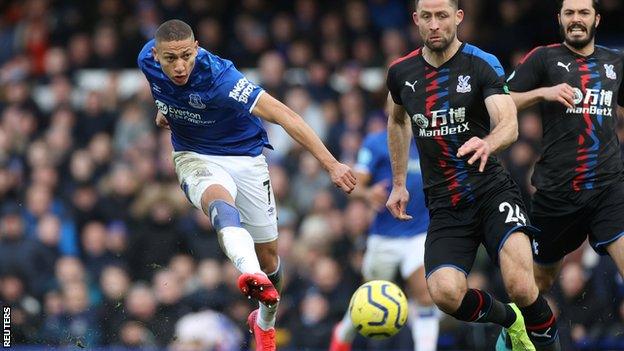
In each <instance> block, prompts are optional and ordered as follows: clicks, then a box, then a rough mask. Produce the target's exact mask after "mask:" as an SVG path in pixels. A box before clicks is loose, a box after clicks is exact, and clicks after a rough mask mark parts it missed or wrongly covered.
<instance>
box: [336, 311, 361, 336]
mask: <svg viewBox="0 0 624 351" xmlns="http://www.w3.org/2000/svg"><path fill="white" fill-rule="evenodd" d="M356 335H357V329H355V327H354V326H353V322H352V321H351V314H349V310H347V312H345V315H344V317H342V320H341V321H340V323H339V324H338V328H336V336H337V337H338V340H340V342H347V343H351V342H353V339H355V336H356Z"/></svg>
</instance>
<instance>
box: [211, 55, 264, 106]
mask: <svg viewBox="0 0 624 351" xmlns="http://www.w3.org/2000/svg"><path fill="white" fill-rule="evenodd" d="M211 90H212V92H211V96H212V99H213V103H215V105H216V106H219V107H223V108H231V109H234V110H236V111H239V112H247V113H251V111H253V109H254V107H255V106H256V103H257V102H258V98H259V97H260V95H261V94H262V92H264V90H263V89H262V88H261V87H259V86H257V85H255V84H253V83H252V82H250V81H249V80H248V79H247V78H245V76H243V74H242V73H241V72H239V71H238V70H237V69H236V67H234V65H232V64H230V65H229V66H228V67H226V68H225V69H224V70H223V71H222V72H221V74H219V75H218V76H217V77H216V79H215V82H214V85H213V86H212V88H211Z"/></svg>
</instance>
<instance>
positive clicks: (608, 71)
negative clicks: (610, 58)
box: [604, 63, 617, 79]
mask: <svg viewBox="0 0 624 351" xmlns="http://www.w3.org/2000/svg"><path fill="white" fill-rule="evenodd" d="M604 68H605V74H606V75H607V78H609V79H617V74H615V71H614V70H613V65H607V64H606V63H605V65H604Z"/></svg>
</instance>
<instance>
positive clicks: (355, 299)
mask: <svg viewBox="0 0 624 351" xmlns="http://www.w3.org/2000/svg"><path fill="white" fill-rule="evenodd" d="M349 314H350V315H351V321H352V322H353V325H354V326H355V328H356V329H357V330H358V332H359V333H360V334H362V335H364V336H365V337H367V338H373V339H385V338H389V337H391V336H393V335H394V334H396V333H398V332H399V330H401V328H403V326H404V325H405V322H406V321H407V299H406V297H405V294H404V293H403V291H402V290H401V288H399V287H398V286H396V285H395V284H394V283H391V282H389V281H386V280H373V281H370V282H368V283H366V284H364V285H362V286H360V287H359V288H358V289H357V290H356V291H355V293H354V294H353V296H352V297H351V302H350V303H349Z"/></svg>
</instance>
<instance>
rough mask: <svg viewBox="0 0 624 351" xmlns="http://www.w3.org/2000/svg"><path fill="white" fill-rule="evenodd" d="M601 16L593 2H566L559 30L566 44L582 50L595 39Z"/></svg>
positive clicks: (578, 0)
mask: <svg viewBox="0 0 624 351" xmlns="http://www.w3.org/2000/svg"><path fill="white" fill-rule="evenodd" d="M598 23H600V15H598V14H596V10H594V7H593V6H592V0H565V1H564V2H563V6H562V7H561V12H559V29H560V31H561V35H562V36H563V39H564V40H565V42H566V43H567V44H568V45H570V46H572V47H574V48H577V49H582V48H584V47H585V46H587V45H588V44H590V43H591V41H592V40H593V39H594V35H595V34H596V27H598Z"/></svg>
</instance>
